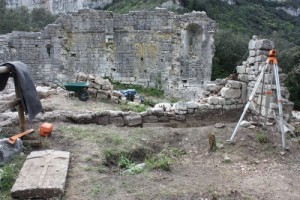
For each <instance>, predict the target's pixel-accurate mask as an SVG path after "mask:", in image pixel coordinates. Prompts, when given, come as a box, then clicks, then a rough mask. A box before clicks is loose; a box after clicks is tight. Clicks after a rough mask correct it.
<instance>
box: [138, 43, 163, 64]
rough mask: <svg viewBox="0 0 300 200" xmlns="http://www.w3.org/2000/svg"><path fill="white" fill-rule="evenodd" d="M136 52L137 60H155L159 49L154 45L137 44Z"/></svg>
mask: <svg viewBox="0 0 300 200" xmlns="http://www.w3.org/2000/svg"><path fill="white" fill-rule="evenodd" d="M134 47H135V50H136V57H137V58H144V59H145V58H146V57H147V58H151V59H152V60H154V59H155V58H156V55H157V47H156V45H155V44H153V43H135V44H134Z"/></svg>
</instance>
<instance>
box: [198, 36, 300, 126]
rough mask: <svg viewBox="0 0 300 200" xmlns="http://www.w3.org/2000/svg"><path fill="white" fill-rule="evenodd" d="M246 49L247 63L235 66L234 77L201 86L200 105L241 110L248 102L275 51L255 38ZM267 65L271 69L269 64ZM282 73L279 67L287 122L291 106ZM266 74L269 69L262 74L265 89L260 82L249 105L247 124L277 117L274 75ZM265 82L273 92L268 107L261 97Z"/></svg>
mask: <svg viewBox="0 0 300 200" xmlns="http://www.w3.org/2000/svg"><path fill="white" fill-rule="evenodd" d="M248 48H249V57H248V58H247V60H246V61H244V62H242V64H241V65H240V66H237V68H236V69H237V73H236V74H234V75H232V76H230V77H228V78H226V79H219V80H216V81H212V82H206V83H205V84H204V91H203V94H204V96H205V97H204V98H200V99H199V100H198V101H199V103H201V104H205V105H207V106H213V109H220V108H221V109H238V108H240V109H241V108H243V107H244V105H245V104H246V103H247V102H248V99H249V97H250V94H251V92H252V91H253V88H254V85H255V83H256V82H257V79H258V76H259V74H260V73H261V70H262V68H263V67H264V66H265V65H266V60H267V58H268V53H269V51H270V50H271V49H274V43H273V42H272V41H270V40H267V39H258V38H257V37H256V36H254V37H253V39H251V40H250V42H249V46H248ZM279 64H280V63H279ZM268 66H269V67H272V65H268ZM270 69H271V68H270ZM281 71H282V70H281V69H280V68H279V78H280V83H281V87H280V88H281V95H282V99H283V109H284V110H283V111H284V117H285V119H286V121H289V119H290V116H291V111H292V110H293V106H294V104H293V103H292V102H290V101H289V100H288V98H289V92H288V90H287V88H286V87H285V86H284V84H283V81H284V78H285V74H283V73H281ZM267 72H268V70H267V71H265V75H264V76H265V79H264V83H265V84H264V88H262V87H263V84H262V83H260V84H259V87H258V89H257V91H256V94H255V95H254V98H253V101H251V102H250V104H249V105H250V106H249V109H248V110H247V111H248V120H250V121H257V122H262V121H264V120H263V119H264V117H265V116H267V118H268V119H269V120H273V121H274V120H275V119H276V116H278V107H277V103H276V101H277V96H276V95H277V92H276V86H275V79H274V73H273V71H271V72H272V73H271V77H268V74H267ZM268 80H270V81H269V83H270V84H271V83H272V84H271V86H270V88H271V90H272V95H271V96H270V105H268V104H267V103H266V95H265V94H264V91H266V90H267V85H268V84H267V83H268ZM271 80H272V81H271ZM268 98H269V97H268ZM267 108H268V109H267Z"/></svg>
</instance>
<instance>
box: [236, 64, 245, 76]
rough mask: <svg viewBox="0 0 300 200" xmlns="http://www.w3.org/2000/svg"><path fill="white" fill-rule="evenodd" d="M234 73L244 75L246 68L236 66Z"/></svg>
mask: <svg viewBox="0 0 300 200" xmlns="http://www.w3.org/2000/svg"><path fill="white" fill-rule="evenodd" d="M236 71H237V73H239V74H245V73H246V66H245V65H241V66H237V67H236Z"/></svg>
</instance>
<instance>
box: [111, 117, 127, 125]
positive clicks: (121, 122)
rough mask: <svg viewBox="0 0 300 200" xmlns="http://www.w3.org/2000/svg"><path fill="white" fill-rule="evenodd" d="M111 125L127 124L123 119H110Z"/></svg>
mask: <svg viewBox="0 0 300 200" xmlns="http://www.w3.org/2000/svg"><path fill="white" fill-rule="evenodd" d="M110 123H111V124H113V125H115V126H124V125H125V122H124V119H123V117H112V116H111V117H110Z"/></svg>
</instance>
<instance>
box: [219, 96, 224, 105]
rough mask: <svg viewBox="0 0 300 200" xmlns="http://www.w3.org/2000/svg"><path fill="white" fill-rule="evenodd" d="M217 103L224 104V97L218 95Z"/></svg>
mask: <svg viewBox="0 0 300 200" xmlns="http://www.w3.org/2000/svg"><path fill="white" fill-rule="evenodd" d="M219 104H220V105H225V98H223V97H219Z"/></svg>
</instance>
